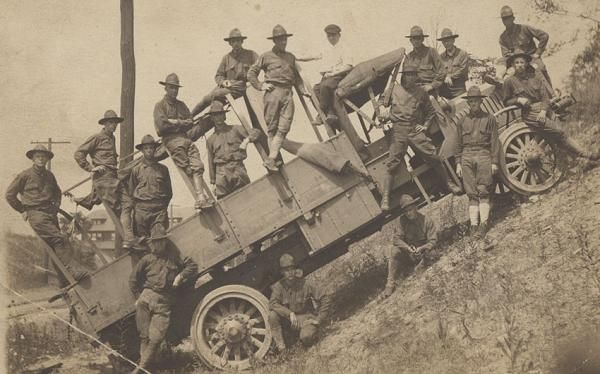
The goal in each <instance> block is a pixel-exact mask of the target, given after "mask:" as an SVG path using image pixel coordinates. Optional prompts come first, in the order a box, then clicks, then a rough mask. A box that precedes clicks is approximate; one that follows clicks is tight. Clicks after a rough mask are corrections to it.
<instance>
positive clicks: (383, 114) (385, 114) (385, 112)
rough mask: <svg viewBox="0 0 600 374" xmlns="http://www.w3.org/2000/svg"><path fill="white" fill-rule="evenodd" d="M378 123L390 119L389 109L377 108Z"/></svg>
mask: <svg viewBox="0 0 600 374" xmlns="http://www.w3.org/2000/svg"><path fill="white" fill-rule="evenodd" d="M377 119H378V120H379V122H386V121H387V120H389V119H390V108H389V107H388V108H386V107H380V108H379V116H378V117H377Z"/></svg>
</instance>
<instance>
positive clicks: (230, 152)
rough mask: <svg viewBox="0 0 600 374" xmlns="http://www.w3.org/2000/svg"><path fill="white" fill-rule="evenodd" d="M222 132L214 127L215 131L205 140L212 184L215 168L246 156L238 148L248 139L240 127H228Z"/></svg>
mask: <svg viewBox="0 0 600 374" xmlns="http://www.w3.org/2000/svg"><path fill="white" fill-rule="evenodd" d="M226 126H227V127H226V128H225V129H224V130H219V129H217V128H216V127H215V131H214V132H213V133H212V134H211V135H210V136H209V137H208V139H207V140H206V152H207V154H208V173H209V176H210V182H211V184H213V183H214V182H215V177H216V167H217V165H220V164H226V163H228V162H230V161H243V160H245V159H246V158H247V157H248V156H247V154H246V150H245V149H241V148H240V144H242V141H243V140H244V139H245V138H247V137H248V133H247V132H246V129H244V128H243V127H242V126H239V125H235V126H229V125H226Z"/></svg>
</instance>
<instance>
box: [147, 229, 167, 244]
mask: <svg viewBox="0 0 600 374" xmlns="http://www.w3.org/2000/svg"><path fill="white" fill-rule="evenodd" d="M168 237H169V235H167V230H165V228H164V227H163V225H154V226H152V231H151V232H150V237H149V238H148V240H150V241H155V240H161V239H167V238H168Z"/></svg>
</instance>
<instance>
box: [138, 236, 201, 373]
mask: <svg viewBox="0 0 600 374" xmlns="http://www.w3.org/2000/svg"><path fill="white" fill-rule="evenodd" d="M151 240H152V241H153V243H154V241H156V240H166V235H165V232H164V228H162V227H161V226H155V227H154V228H153V230H152V238H151ZM153 243H152V244H153ZM152 244H151V245H152ZM166 245H167V247H166V251H165V253H160V254H155V253H154V252H153V253H150V254H148V255H146V256H144V257H142V259H141V260H140V261H139V262H138V263H137V265H136V266H135V269H134V270H133V273H132V274H131V277H130V279H129V287H130V289H131V292H132V293H133V295H134V296H135V297H136V299H137V302H136V315H135V319H136V324H137V328H138V332H139V335H140V341H141V347H140V353H141V358H140V366H142V367H144V368H146V366H147V365H148V362H149V361H150V360H151V359H152V356H153V355H154V354H155V353H156V351H157V350H158V348H159V346H160V344H161V342H162V341H163V340H164V339H165V336H166V333H167V329H168V328H169V322H170V318H171V308H172V306H173V304H174V302H175V300H174V290H175V287H176V286H174V281H175V279H176V277H177V276H178V275H180V277H181V278H182V281H183V282H185V281H187V280H190V279H192V278H193V277H194V275H195V274H196V273H197V271H198V266H197V265H196V264H195V263H194V262H193V261H192V260H191V259H190V258H188V257H185V258H183V259H182V258H181V256H180V254H179V251H178V249H177V248H175V247H174V246H172V244H171V243H166ZM136 372H137V371H136Z"/></svg>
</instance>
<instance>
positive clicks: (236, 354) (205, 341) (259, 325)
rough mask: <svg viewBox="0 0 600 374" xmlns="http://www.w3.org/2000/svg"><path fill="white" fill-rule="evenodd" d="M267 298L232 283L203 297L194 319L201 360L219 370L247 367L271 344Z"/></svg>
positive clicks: (195, 344) (194, 332)
mask: <svg viewBox="0 0 600 374" xmlns="http://www.w3.org/2000/svg"><path fill="white" fill-rule="evenodd" d="M268 305H269V303H268V300H267V298H266V297H265V296H264V295H263V294H261V293H260V292H258V291H256V290H255V289H253V288H250V287H247V286H242V285H229V286H224V287H220V288H217V289H216V290H214V291H212V292H210V293H209V294H208V295H206V296H205V297H204V299H203V300H202V302H201V303H200V305H198V307H197V308H196V311H195V312H194V316H193V318H192V326H191V336H192V340H193V342H194V347H195V349H196V352H197V353H198V355H199V356H200V359H201V360H202V361H203V362H204V363H205V364H207V365H208V366H210V367H213V368H217V369H230V370H244V369H249V368H251V367H252V366H253V365H254V362H255V361H257V360H261V359H262V358H264V356H265V355H266V354H267V352H268V351H269V347H270V346H271V332H270V328H269V319H268V315H269V314H268V313H269V307H268Z"/></svg>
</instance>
